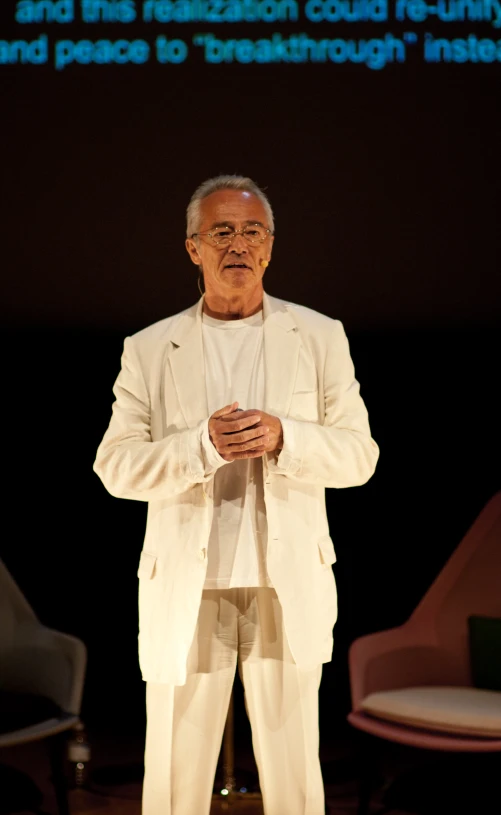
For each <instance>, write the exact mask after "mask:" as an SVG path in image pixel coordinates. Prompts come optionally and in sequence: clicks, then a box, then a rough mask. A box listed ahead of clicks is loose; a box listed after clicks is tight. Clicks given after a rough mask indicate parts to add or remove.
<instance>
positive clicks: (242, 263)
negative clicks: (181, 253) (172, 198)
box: [186, 190, 273, 298]
mask: <svg viewBox="0 0 501 815" xmlns="http://www.w3.org/2000/svg"><path fill="white" fill-rule="evenodd" d="M201 214H202V222H201V224H200V226H199V229H198V232H211V231H213V230H214V229H216V228H217V227H222V226H225V227H230V228H231V229H233V230H239V229H244V228H245V227H246V226H249V225H251V224H256V223H257V224H261V225H262V226H264V227H266V228H268V229H269V228H270V224H269V223H268V219H267V217H266V212H265V209H264V206H263V204H262V203H261V201H260V200H259V198H257V197H256V196H255V195H253V194H252V193H250V192H245V191H243V190H218V192H213V193H212V195H209V196H207V198H204V200H203V201H202V202H201ZM272 243H273V237H272V236H271V235H270V236H268V237H267V238H266V240H265V241H264V243H256V244H249V243H247V241H246V240H245V238H243V237H242V235H241V234H239V235H236V236H235V238H233V241H232V242H231V243H230V244H229V246H224V247H221V246H217V245H214V243H213V241H212V240H211V239H210V238H208V237H203V236H201V237H199V238H196V239H191V238H188V239H187V241H186V249H187V250H188V253H189V255H190V257H191V259H192V261H193V263H195V264H196V265H197V266H201V267H202V271H203V275H204V283H205V288H206V290H207V293H210V294H211V295H216V296H219V297H223V298H227V297H231V296H235V295H236V294H244V293H245V291H246V290H252V289H255V288H256V285H259V284H260V283H261V279H262V277H263V274H264V271H265V266H263V265H262V264H261V261H269V260H270V258H271V247H272Z"/></svg>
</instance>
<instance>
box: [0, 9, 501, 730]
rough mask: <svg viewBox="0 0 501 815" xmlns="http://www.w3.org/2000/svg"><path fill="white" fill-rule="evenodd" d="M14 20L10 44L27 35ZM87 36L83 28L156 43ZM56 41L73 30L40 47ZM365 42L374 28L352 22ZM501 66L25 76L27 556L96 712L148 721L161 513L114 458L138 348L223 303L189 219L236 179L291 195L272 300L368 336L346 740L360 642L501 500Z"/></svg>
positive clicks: (21, 192) (16, 137) (339, 541)
mask: <svg viewBox="0 0 501 815" xmlns="http://www.w3.org/2000/svg"><path fill="white" fill-rule="evenodd" d="M13 7H14V4H12V5H11V9H10V10H8V9H7V10H6V9H5V7H3V8H2V10H1V15H2V16H1V18H0V23H1V25H2V29H1V30H0V38H2V37H4V38H6V39H7V38H13V37H14V36H16V33H17V35H18V36H19V28H17V29H16V28H15V27H14V26H13V25H12V23H11V22H10V21H11V19H12V16H13V12H12V9H13ZM407 27H409V26H407ZM61 28H62V27H61V26H59V27H58V30H57V36H59V37H62V36H63V34H62V33H61ZM198 28H199V29H200V28H202V26H198ZM206 28H207V27H206ZM275 28H276V29H277V30H284V31H286V30H287V27H286V26H276V27H275ZM311 28H312V27H309V28H308V27H305V26H303V27H302V30H303V29H305V30H307V31H309V33H312V34H315V35H317V36H320V35H321V33H322V30H323V31H324V34H325V35H326V36H333V34H332V29H331V28H329V27H327V28H324V29H322V27H321V26H318V27H315V30H314V31H312V30H311ZM388 28H391V27H390V26H388ZM414 28H416V26H414ZM472 28H474V29H475V31H477V30H478V31H480V30H481V27H480V26H477V25H475V26H473V27H472V26H471V25H470V26H469V27H468V30H467V29H466V28H465V27H464V26H463V27H459V29H458V32H457V34H458V35H459V36H461V35H462V36H464V35H465V33H466V34H467V33H470V30H471V29H472ZM82 29H83V27H82V26H80V27H78V26H72V27H70V29H69V30H68V31H65V33H64V36H70V37H73V38H75V39H77V38H79V37H84V36H90V37H91V38H93V39H97V38H98V36H107V37H110V38H111V39H113V38H118V37H119V36H128V38H130V39H132V38H133V37H134V36H144V35H145V32H144V29H143V28H141V27H138V28H137V29H136V33H135V34H134V26H132V27H131V26H127V27H125V26H119V27H117V28H115V29H114V28H113V27H110V26H107V27H102V28H100V27H94V29H93V31H92V34H89V32H88V27H87V29H86V30H85V31H84V30H82ZM125 29H126V30H125ZM327 29H328V30H327ZM396 29H397V26H393V30H395V33H396ZM42 30H45V31H48V33H49V34H50V35H51V36H52V37H54V36H55V34H54V32H55V29H54V27H53V28H52V29H51V28H50V26H43V25H42V26H33V27H32V29H31V34H30V33H29V30H28V27H26V26H25V27H24V28H23V32H22V35H23V36H24V37H26V38H29V36H33V37H35V36H38V34H39V33H40V32H41V31H42ZM150 30H151V31H153V29H150ZM296 30H297V29H296ZM355 30H356V31H358V32H359V36H363V35H364V32H365V31H368V29H365V28H364V27H363V26H362V27H360V28H357V29H354V28H349V27H348V28H346V27H345V28H344V29H342V28H339V31H341V32H342V35H343V36H347V33H348V32H349V33H350V34H351V35H353V31H355ZM428 30H430V27H429V26H428ZM270 31H271V28H269V27H261V28H260V29H259V34H258V33H257V32H258V29H257V28H256V34H255V35H254V30H253V31H252V34H249V30H248V27H247V28H246V29H245V32H244V35H245V36H256V37H257V36H267V35H268V34H269V32H270ZM453 31H454V29H453V28H447V35H448V36H451V33H452V32H453ZM188 32H189V33H190V36H191V33H192V29H190V28H189V27H187V28H186V30H184V29H183V31H182V34H181V35H184V36H185V37H188ZM371 32H372V33H371V36H377V35H378V34H379V33H380V32H381V28H378V29H377V30H376V29H375V28H374V27H373V28H372V29H371ZM449 32H451V33H449ZM484 32H485V35H486V36H492V29H486V28H485V27H484ZM156 33H159V31H157V30H155V34H156ZM176 33H177V35H178V36H179V35H180V34H179V30H178V29H177V31H176ZM217 33H219V34H221V35H222V31H218V32H217ZM235 33H236V34H237V35H238V34H239V33H241V32H240V31H239V30H237V29H236V30H235ZM231 34H233V30H232V31H231ZM226 36H230V32H229V30H228V31H227V32H226ZM500 71H501V69H500V67H499V66H498V65H496V64H493V65H480V64H477V65H449V66H448V65H432V66H429V65H428V66H427V65H424V64H422V62H421V61H420V60H419V59H418V58H417V56H416V53H415V52H414V53H413V54H412V55H410V57H409V61H408V62H407V63H406V64H405V65H394V66H391V65H390V66H388V67H386V68H385V69H384V70H383V71H378V72H375V71H370V70H369V69H367V68H365V67H363V66H356V65H351V66H350V65H344V66H336V65H299V66H298V65H275V66H273V65H271V66H261V67H260V66H254V65H250V66H241V65H223V66H208V65H203V64H202V63H201V61H200V60H198V61H197V60H196V59H194V60H193V61H190V62H189V63H186V64H184V65H179V66H158V65H153V64H151V65H146V66H123V67H112V66H86V67H78V66H73V67H70V68H68V69H66V70H65V71H64V72H62V73H56V72H55V71H54V70H53V69H52V68H50V67H48V66H47V67H44V66H41V67H38V68H31V67H29V66H21V65H19V66H0V82H1V85H2V120H3V126H2V130H1V136H0V138H1V149H2V152H1V156H2V160H1V179H2V192H3V194H2V198H3V201H4V205H5V206H4V212H3V215H2V219H1V223H2V248H1V253H2V255H1V257H2V260H1V265H2V272H3V273H2V296H1V299H0V315H1V319H2V339H3V354H2V360H3V367H4V372H5V380H4V385H5V387H4V390H3V399H2V403H3V408H4V417H3V431H4V432H3V438H4V447H3V449H4V455H3V462H4V479H5V480H4V483H5V484H6V487H7V490H6V492H5V493H4V510H3V520H4V523H3V529H4V535H3V541H2V552H1V554H2V557H3V559H4V560H5V562H6V564H7V566H8V567H9V568H10V569H11V571H12V573H13V574H14V576H15V578H16V580H17V581H18V582H19V584H20V586H21V588H22V589H23V590H24V591H25V593H26V594H27V596H28V598H29V599H30V601H31V602H32V604H33V606H34V608H35V610H36V611H37V613H38V614H39V616H40V618H41V619H42V621H43V622H44V623H46V624H47V625H50V626H53V627H55V628H58V629H61V630H64V631H67V632H69V633H74V634H76V635H78V636H80V637H82V639H83V640H84V641H85V642H86V644H87V646H88V649H89V665H88V676H87V684H86V691H85V697H84V709H83V716H84V718H86V719H87V720H89V721H91V722H92V721H96V720H97V719H99V718H100V717H102V716H106V717H107V719H108V720H109V721H111V722H115V723H116V726H117V727H119V726H120V724H121V723H123V721H124V717H125V718H126V720H127V726H128V727H130V726H132V727H134V728H137V731H138V732H140V730H141V728H142V727H143V724H144V722H143V716H144V714H143V691H144V689H143V685H142V682H141V679H140V675H139V670H138V667H137V650H136V646H137V640H136V634H137V608H136V597H137V578H136V570H137V563H138V559H139V553H140V549H141V545H142V536H143V532H144V521H145V509H146V508H145V506H143V505H141V504H139V503H134V502H126V501H119V500H117V499H114V498H112V497H110V496H109V495H108V494H107V493H106V492H105V490H104V488H103V487H102V485H101V484H100V482H99V481H98V479H97V477H96V476H95V475H94V474H93V472H92V463H93V459H94V455H95V450H96V448H97V445H98V444H99V441H100V439H101V437H102V435H103V433H104V431H105V429H106V426H107V423H108V421H109V416H110V409H111V402H112V393H111V387H112V384H113V381H114V379H115V377H116V375H117V373H118V370H119V364H120V354H121V349H122V342H123V338H124V337H125V336H126V335H128V334H131V333H133V332H134V331H136V330H138V329H140V328H142V327H144V326H145V325H148V324H149V323H152V322H154V321H155V320H158V319H161V318H163V317H165V316H168V315H170V314H173V313H175V312H177V311H179V310H181V309H183V308H185V307H187V306H189V305H191V304H192V303H193V302H194V301H195V300H196V299H197V297H198V292H197V289H196V274H195V273H194V267H193V266H192V264H191V262H190V261H189V259H188V256H187V255H186V253H185V250H184V247H183V240H184V228H185V227H184V211H185V208H186V205H187V203H188V200H189V198H190V196H191V193H192V192H193V190H194V188H195V187H196V186H197V185H198V183H199V182H201V181H202V180H204V179H205V178H207V177H209V176H211V175H215V174H217V173H219V172H230V173H232V172H236V173H242V174H246V175H250V176H251V177H253V178H254V179H255V180H256V181H257V182H258V183H260V184H261V185H262V186H263V187H265V188H266V190H267V193H268V195H269V196H270V199H271V202H272V205H273V208H274V212H275V220H276V240H275V247H274V254H273V262H272V264H271V265H270V267H269V269H268V270H267V272H266V289H267V291H268V292H269V293H270V294H272V295H275V296H278V297H282V298H284V299H289V300H292V301H293V302H299V303H301V304H303V305H307V306H310V307H311V308H315V309H317V310H319V311H322V312H324V313H326V314H328V315H330V316H332V317H336V318H338V319H341V320H342V321H343V322H344V325H345V328H346V330H347V333H348V336H349V338H350V341H351V349H352V355H353V359H354V362H355V366H356V372H357V377H358V379H359V380H360V382H361V385H362V395H363V397H364V399H365V401H366V404H367V406H368V409H369V415H370V419H371V426H372V430H373V435H374V437H375V439H376V440H377V442H378V444H379V445H380V448H381V459H380V463H379V464H378V468H377V471H376V474H375V476H374V477H373V479H372V480H371V481H370V482H369V483H368V484H367V485H365V486H363V487H361V488H356V489H348V490H339V491H334V490H329V491H328V496H327V506H328V513H329V519H330V524H331V532H332V537H333V539H334V542H335V545H336V550H337V554H338V562H337V564H336V566H335V573H336V578H337V581H338V588H339V598H340V616H339V622H338V624H337V625H336V630H335V641H336V647H335V651H334V658H333V662H332V663H331V664H328V665H326V666H325V669H324V679H323V683H322V687H321V703H322V711H323V719H322V722H323V725H322V726H323V728H324V729H325V730H324V732H326V731H327V730H328V729H329V727H330V726H331V724H334V723H335V722H336V721H340V720H341V719H343V718H344V716H345V715H346V712H347V711H348V709H349V692H348V673H347V666H346V656H347V649H348V646H349V644H350V642H351V641H352V640H353V639H354V638H355V637H356V636H358V635H360V634H363V633H366V632H369V631H374V630H378V629H382V628H386V627H390V626H394V625H398V624H399V623H401V622H403V621H404V620H405V618H406V617H407V616H408V615H409V614H410V612H411V611H412V609H413V608H414V606H415V605H416V603H417V601H418V600H419V598H420V597H421V595H422V594H423V592H424V591H425V590H426V588H427V587H428V586H429V585H430V583H431V581H432V580H433V578H434V577H435V575H436V574H437V572H438V571H439V569H440V568H441V566H442V565H443V563H444V562H445V560H446V559H447V557H448V555H449V554H450V553H451V552H452V550H453V549H454V548H455V546H456V545H457V544H458V542H459V540H460V539H461V537H462V535H463V534H464V532H465V531H466V529H467V528H468V526H469V525H470V524H471V523H472V522H473V520H474V518H475V517H476V515H477V514H478V512H479V511H480V510H481V508H482V507H483V505H484V504H485V503H486V501H487V500H488V499H489V498H490V497H491V496H492V495H493V494H494V492H496V491H497V490H498V489H499V488H500V486H501V477H500V468H499V461H500V453H501V445H500V440H499V414H500V411H499V402H498V396H497V390H498V378H499V359H500V350H501V348H500V341H499V318H500V316H501V296H500V295H501V287H500V283H499V270H498V265H497V263H498V261H497V258H498V255H499V248H500V230H499V192H500V190H499V144H500V139H501V126H500V125H501V114H500V104H499V80H500Z"/></svg>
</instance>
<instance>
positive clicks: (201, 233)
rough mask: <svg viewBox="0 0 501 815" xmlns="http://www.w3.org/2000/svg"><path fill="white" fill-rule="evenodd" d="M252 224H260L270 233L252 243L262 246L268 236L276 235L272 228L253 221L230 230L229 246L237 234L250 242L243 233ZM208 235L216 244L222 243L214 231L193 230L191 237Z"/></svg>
mask: <svg viewBox="0 0 501 815" xmlns="http://www.w3.org/2000/svg"><path fill="white" fill-rule="evenodd" d="M252 226H260V227H261V229H264V230H265V232H267V233H268V234H267V235H265V237H264V238H263V239H262V240H261V239H260V240H257V241H251V244H253V243H255V244H259V245H260V246H262V245H263V243H264V242H265V240H266V238H269V237H270V235H271V236H272V237H273V235H274V233H273V232H272V231H271V229H268V227H266V226H263V224H260V223H258V222H256V223H253V224H247V225H246V226H244V227H243V228H242V229H234V230H233V232H230V233H229V235H231V237H230V238H229V244H228V246H229V245H230V244H231V243H233V241H234V240H235V238H236V237H237V235H242V237H243V238H244V240H245V241H246V243H249V241H247V239H246V238H245V237H244V234H243V233H244V232H245V230H246V229H249V227H252ZM229 228H230V227H228V229H229ZM229 235H228V236H227V237H229ZM207 236H208V237H209V238H211V240H213V241H214V244H215V246H219V244H220V243H221V241H216V240H215V238H214V235H213V233H212V232H193V234H192V235H190V238H191V239H192V240H193V238H205V237H207ZM223 240H226V238H223Z"/></svg>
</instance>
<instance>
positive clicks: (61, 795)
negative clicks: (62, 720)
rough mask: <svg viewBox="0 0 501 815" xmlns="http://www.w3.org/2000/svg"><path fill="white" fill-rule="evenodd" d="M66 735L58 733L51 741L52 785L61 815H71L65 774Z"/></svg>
mask: <svg viewBox="0 0 501 815" xmlns="http://www.w3.org/2000/svg"><path fill="white" fill-rule="evenodd" d="M66 735H67V734H66V733H58V734H57V735H56V736H52V737H51V738H50V739H49V751H50V767H51V773H52V783H53V785H54V790H55V793H56V802H57V807H58V811H59V815H70V808H69V804H68V779H67V777H66V772H65V762H66Z"/></svg>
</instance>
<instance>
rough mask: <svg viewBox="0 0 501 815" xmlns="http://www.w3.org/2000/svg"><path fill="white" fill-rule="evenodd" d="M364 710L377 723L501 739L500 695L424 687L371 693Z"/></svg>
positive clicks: (482, 691)
mask: <svg viewBox="0 0 501 815" xmlns="http://www.w3.org/2000/svg"><path fill="white" fill-rule="evenodd" d="M361 707H362V710H364V711H365V713H369V714H370V715H371V716H375V717H376V718H378V719H385V720H388V721H392V722H399V723H400V724H407V725H411V726H412V727H420V728H423V729H426V730H440V731H442V732H446V733H460V734H464V735H469V736H483V737H484V738H485V737H487V738H488V737H491V738H500V737H501V693H498V692H496V691H488V690H479V689H477V688H456V687H421V688H401V689H399V690H391V691H379V692H378V693H371V694H369V696H366V698H365V699H364V700H363V702H362V705H361Z"/></svg>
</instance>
